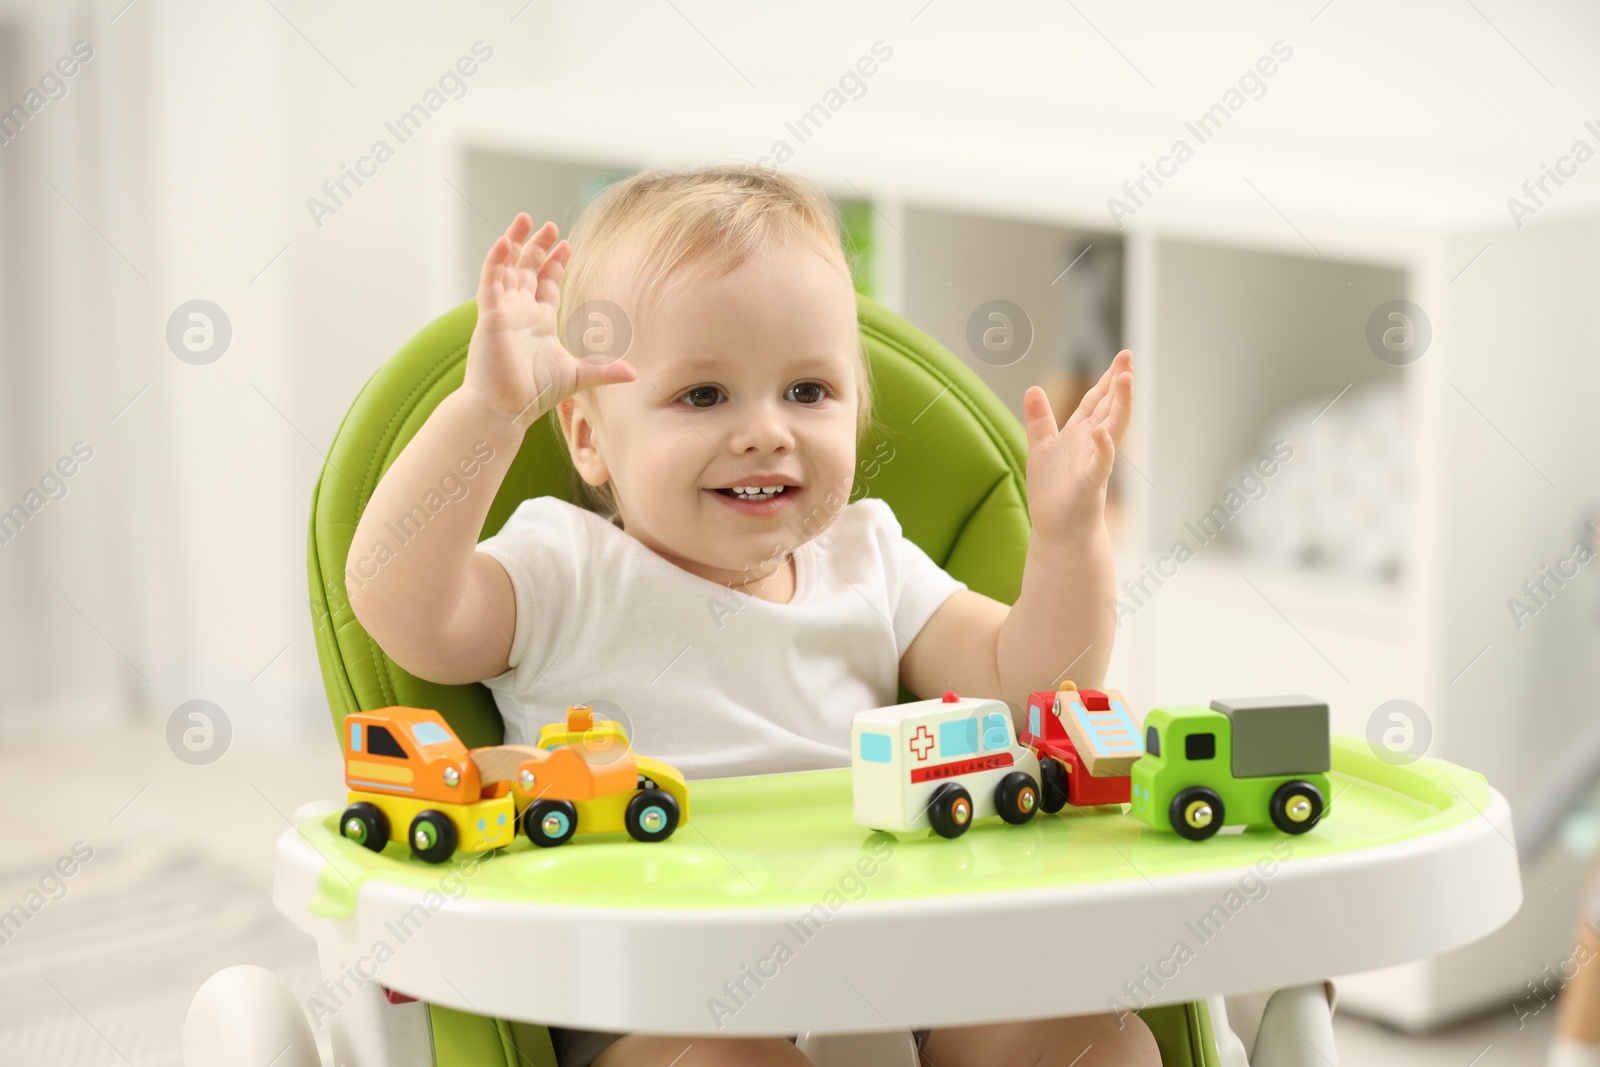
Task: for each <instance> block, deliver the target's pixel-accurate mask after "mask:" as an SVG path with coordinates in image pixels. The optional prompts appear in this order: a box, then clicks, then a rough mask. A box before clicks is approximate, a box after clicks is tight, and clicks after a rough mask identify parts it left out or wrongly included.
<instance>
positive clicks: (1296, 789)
mask: <svg viewBox="0 0 1600 1067" xmlns="http://www.w3.org/2000/svg"><path fill="white" fill-rule="evenodd" d="M1326 807H1327V805H1326V804H1325V803H1324V802H1323V799H1322V790H1320V789H1318V788H1317V787H1316V786H1314V785H1312V784H1311V783H1310V782H1302V781H1300V780H1298V779H1296V780H1295V781H1293V782H1284V783H1283V784H1282V785H1280V786H1279V787H1278V788H1277V791H1276V792H1274V793H1273V794H1272V801H1271V802H1270V803H1269V804H1268V805H1267V812H1268V814H1270V815H1271V816H1272V825H1274V826H1276V827H1277V828H1278V829H1280V830H1282V831H1283V832H1284V833H1286V834H1303V833H1305V832H1306V831H1307V830H1309V829H1311V828H1312V827H1313V826H1315V825H1317V821H1318V820H1319V819H1321V818H1322V812H1323V810H1324V809H1325V808H1326Z"/></svg>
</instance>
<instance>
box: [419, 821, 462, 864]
mask: <svg viewBox="0 0 1600 1067" xmlns="http://www.w3.org/2000/svg"><path fill="white" fill-rule="evenodd" d="M456 840H457V835H456V824H455V823H453V822H451V821H450V816H448V815H446V814H445V813H444V812H442V811H434V810H432V809H431V808H430V809H429V810H427V811H419V812H417V817H416V818H415V819H412V820H411V854H412V855H413V856H415V857H417V859H419V860H426V861H427V862H428V863H443V862H444V861H445V860H447V859H449V858H450V857H451V856H454V855H455V854H456Z"/></svg>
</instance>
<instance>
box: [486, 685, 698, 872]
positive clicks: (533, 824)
mask: <svg viewBox="0 0 1600 1067" xmlns="http://www.w3.org/2000/svg"><path fill="white" fill-rule="evenodd" d="M525 755H526V758H525V759H524V760H523V761H522V762H521V763H520V764H519V765H518V767H517V771H516V778H515V780H514V783H513V794H514V795H515V797H516V798H517V806H518V808H519V809H521V810H522V830H523V832H524V833H526V834H527V835H528V840H530V841H532V842H533V843H534V844H536V845H539V846H542V847H545V848H549V847H552V846H555V845H560V844H564V843H565V842H567V841H568V840H570V839H571V838H572V836H573V835H574V834H577V833H586V834H598V833H608V832H612V831H617V830H626V831H628V833H629V834H630V835H632V836H633V837H634V838H635V839H636V840H639V841H665V840H666V839H667V838H669V837H671V836H672V832H673V831H674V830H676V829H677V828H678V826H679V824H680V823H682V822H687V821H688V820H689V790H688V786H687V785H686V784H685V782H684V778H683V775H682V774H680V773H679V772H678V770H677V769H676V768H675V767H672V766H670V765H668V764H666V763H663V762H661V761H660V760H654V759H650V758H649V757H648V756H640V755H637V754H635V753H634V751H633V750H632V748H631V747H630V746H629V744H628V737H627V734H626V733H624V732H623V729H622V725H621V724H620V723H617V722H615V721H612V720H610V719H600V720H598V721H597V720H596V719H595V718H594V713H593V711H592V710H591V709H590V708H589V706H588V705H586V704H573V705H570V706H569V707H568V708H567V721H566V723H565V724H561V723H550V724H549V725H546V726H545V727H543V728H542V729H540V731H539V742H538V746H537V747H536V748H534V749H531V750H527V751H526V752H525Z"/></svg>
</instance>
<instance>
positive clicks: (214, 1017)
mask: <svg viewBox="0 0 1600 1067" xmlns="http://www.w3.org/2000/svg"><path fill="white" fill-rule="evenodd" d="M240 1063H262V1064H264V1063H271V1064H272V1065H273V1067H322V1057H321V1055H320V1054H319V1053H318V1052H317V1042H316V1039H315V1038H314V1037H313V1036H312V1034H311V1025H310V1023H308V1022H307V1021H306V1014H305V1012H304V1011H303V1010H302V1009H301V1007H300V1005H299V1004H298V1003H296V1001H295V999H294V994H293V993H292V992H290V990H289V987H288V985H287V984H285V983H284V981H283V979H281V978H279V977H278V976H277V975H275V974H273V973H272V972H271V971H269V970H267V969H265V968H263V967H249V966H241V967H229V968H227V969H226V970H221V971H218V972H217V973H216V974H214V975H212V976H211V977H210V978H208V979H206V982H205V984H204V985H202V986H201V987H200V991H199V992H197V993H196V994H195V995H194V1000H193V1001H192V1002H190V1004H189V1014H188V1015H187V1016H186V1017H185V1018H184V1020H183V1065H184V1067H233V1065H235V1064H240Z"/></svg>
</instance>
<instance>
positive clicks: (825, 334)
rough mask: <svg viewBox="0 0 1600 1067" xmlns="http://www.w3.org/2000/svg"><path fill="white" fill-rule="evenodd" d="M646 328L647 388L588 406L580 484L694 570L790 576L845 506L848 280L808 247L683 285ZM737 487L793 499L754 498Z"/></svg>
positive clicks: (739, 577)
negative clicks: (799, 553)
mask: <svg viewBox="0 0 1600 1067" xmlns="http://www.w3.org/2000/svg"><path fill="white" fill-rule="evenodd" d="M636 328H637V333H636V335H635V337H634V341H633V345H632V348H631V349H630V351H629V352H628V353H627V359H628V360H629V362H631V363H632V364H633V365H634V367H635V368H636V369H637V371H638V374H639V376H638V378H637V379H636V380H635V381H632V382H627V383H623V384H618V385H606V386H601V387H599V388H597V389H596V390H594V392H593V393H591V394H588V395H587V396H586V397H585V400H586V401H587V404H579V405H578V407H577V413H578V414H577V415H576V416H575V418H574V423H573V429H572V433H571V435H570V436H569V440H570V441H571V442H572V443H573V444H574V445H575V446H576V447H575V448H574V449H573V452H574V462H575V464H576V465H577V466H578V469H579V471H580V472H581V473H582V474H583V476H584V477H585V478H586V479H587V480H588V481H589V482H590V484H600V483H602V482H604V481H605V480H606V478H610V479H611V482H612V489H613V492H614V494H615V496H616V499H617V501H618V507H619V512H620V514H621V518H622V522H623V528H624V529H625V530H626V531H627V532H628V533H629V534H631V535H633V536H634V537H636V538H638V539H639V540H640V541H642V542H643V543H644V544H645V545H647V546H648V547H649V548H651V549H652V550H654V551H655V552H657V553H659V554H660V555H662V556H664V557H665V558H667V559H669V560H671V561H673V562H674V563H677V564H678V565H679V566H681V567H683V568H684V569H686V570H689V571H691V572H693V573H696V574H699V575H701V576H702V577H705V578H708V579H710V580H712V581H718V582H735V583H743V582H744V581H747V580H749V579H751V578H753V577H755V576H757V575H758V574H761V573H763V572H764V571H766V570H769V569H770V568H771V567H772V566H773V565H775V564H781V563H783V561H784V558H785V555H786V553H787V551H789V550H792V549H793V548H794V547H795V546H797V545H798V544H799V543H800V542H802V541H804V540H807V539H809V538H810V537H813V536H815V535H816V534H818V533H820V532H821V531H822V530H823V529H824V528H826V527H827V526H828V525H829V524H830V523H832V521H833V520H834V518H835V517H836V516H837V515H838V512H839V510H840V509H841V508H842V507H843V505H844V503H845V502H846V501H847V500H848V499H849V495H850V489H851V484H852V476H853V474H854V470H855V451H856V448H855V446H856V407H857V404H858V403H859V401H860V396H859V394H858V384H857V374H858V373H859V367H860V358H861V357H860V355H859V335H858V326H857V322H856V302H855V294H854V291H853V289H852V287H851V285H850V282H849V281H848V280H847V279H845V278H844V277H842V276H841V275H840V273H839V272H838V271H837V270H836V269H835V268H834V267H833V266H831V265H830V264H829V263H828V262H827V261H826V260H825V259H823V257H822V256H821V255H820V254H818V253H817V252H814V251H812V250H810V249H807V248H804V247H795V248H791V249H786V250H785V249H779V250H770V251H764V252H762V253H759V254H757V255H756V256H753V257H752V258H751V259H750V260H748V261H746V262H745V263H744V264H743V265H742V266H740V267H738V268H736V269H735V270H733V271H731V272H729V273H727V274H725V275H723V276H721V277H719V278H706V277H688V278H684V279H681V280H680V279H673V280H672V281H671V282H670V283H669V284H668V285H667V286H666V287H665V291H664V292H663V293H662V295H661V298H660V299H659V301H658V302H657V304H656V307H655V309H654V311H653V312H652V313H651V314H650V315H648V316H647V317H646V319H645V321H643V322H640V323H636ZM586 406H587V407H589V410H590V411H591V412H594V413H595V414H596V416H597V417H595V418H594V419H593V420H592V421H591V420H589V419H586V418H584V409H585V407H586ZM586 436H587V437H588V440H587V441H585V437H586ZM586 444H587V445H588V446H589V447H587V448H586V447H584V446H585V445H586ZM734 486H757V487H764V488H766V489H768V490H772V489H775V488H777V487H780V486H781V487H782V488H781V489H777V491H776V492H770V491H769V492H765V493H763V492H759V491H758V493H757V494H756V497H755V498H752V499H744V498H743V496H744V495H743V494H740V493H739V492H737V491H736V490H734V489H733V488H731V487H734Z"/></svg>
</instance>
